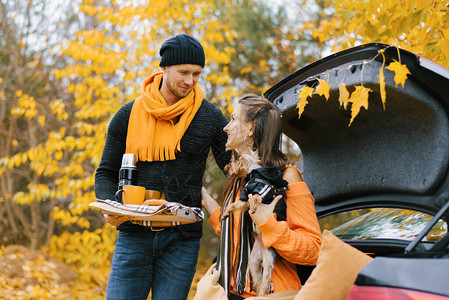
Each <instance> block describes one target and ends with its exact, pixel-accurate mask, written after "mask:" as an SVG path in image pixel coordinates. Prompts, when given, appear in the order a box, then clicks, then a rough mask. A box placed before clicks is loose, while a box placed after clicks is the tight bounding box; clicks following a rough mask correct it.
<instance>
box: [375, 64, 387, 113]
mask: <svg viewBox="0 0 449 300" xmlns="http://www.w3.org/2000/svg"><path fill="white" fill-rule="evenodd" d="M377 77H378V78H379V81H378V82H379V89H380V99H382V105H383V107H384V110H385V102H386V100H387V92H386V91H385V76H384V69H383V68H380V69H379V76H377Z"/></svg>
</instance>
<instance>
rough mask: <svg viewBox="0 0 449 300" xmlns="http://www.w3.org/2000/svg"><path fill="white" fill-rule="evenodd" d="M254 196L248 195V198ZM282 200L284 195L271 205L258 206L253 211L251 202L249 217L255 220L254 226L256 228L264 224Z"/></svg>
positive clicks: (275, 199) (274, 200) (261, 204)
mask: <svg viewBox="0 0 449 300" xmlns="http://www.w3.org/2000/svg"><path fill="white" fill-rule="evenodd" d="M251 196H252V195H248V197H251ZM281 199H282V195H279V196H277V197H276V198H274V199H273V201H272V202H271V203H270V204H263V203H260V204H258V206H257V208H256V210H255V211H254V209H252V207H251V204H252V203H251V202H250V208H249V215H250V217H251V219H253V222H254V224H256V226H259V225H262V224H264V223H265V222H266V221H267V220H268V217H269V216H270V215H271V214H272V213H273V211H274V208H275V206H276V204H277V203H278V201H279V200H281Z"/></svg>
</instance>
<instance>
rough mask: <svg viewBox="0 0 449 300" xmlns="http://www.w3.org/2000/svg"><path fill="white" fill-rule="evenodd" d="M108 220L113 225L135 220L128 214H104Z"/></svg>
mask: <svg viewBox="0 0 449 300" xmlns="http://www.w3.org/2000/svg"><path fill="white" fill-rule="evenodd" d="M104 217H105V219H106V222H108V223H109V224H111V225H112V226H119V225H120V224H122V223H123V222H126V221H130V220H133V219H134V218H133V217H128V216H110V215H104Z"/></svg>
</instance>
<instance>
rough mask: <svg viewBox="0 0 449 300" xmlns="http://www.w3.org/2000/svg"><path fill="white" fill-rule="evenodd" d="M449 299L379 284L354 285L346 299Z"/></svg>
mask: <svg viewBox="0 0 449 300" xmlns="http://www.w3.org/2000/svg"><path fill="white" fill-rule="evenodd" d="M393 299H394V300H448V299H449V297H446V296H440V295H436V294H430V293H423V292H418V291H413V290H406V289H397V288H387V287H378V286H354V287H353V288H352V289H351V291H350V292H349V294H348V297H347V298H346V300H393Z"/></svg>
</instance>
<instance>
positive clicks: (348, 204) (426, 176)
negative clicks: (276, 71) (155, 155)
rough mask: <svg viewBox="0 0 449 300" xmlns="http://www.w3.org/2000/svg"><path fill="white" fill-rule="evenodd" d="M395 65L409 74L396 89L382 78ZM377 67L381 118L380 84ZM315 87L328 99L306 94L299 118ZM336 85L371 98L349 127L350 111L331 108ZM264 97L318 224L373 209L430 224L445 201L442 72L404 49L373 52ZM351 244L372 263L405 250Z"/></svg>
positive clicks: (448, 129)
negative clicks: (295, 157)
mask: <svg viewBox="0 0 449 300" xmlns="http://www.w3.org/2000/svg"><path fill="white" fill-rule="evenodd" d="M381 52H383V54H384V55H382V54H381ZM384 58H385V61H383V59H384ZM393 61H400V62H401V64H404V65H406V66H407V68H408V70H409V71H410V73H411V74H409V75H408V77H407V79H406V81H405V85H404V87H402V85H398V86H397V85H396V84H395V81H394V73H393V72H392V71H390V70H387V69H385V67H387V66H388V65H389V64H390V63H391V62H393ZM382 67H384V74H385V90H386V103H385V109H384V108H383V104H382V100H381V96H380V87H379V83H378V82H379V77H378V76H379V69H380V68H382ZM318 79H323V80H325V81H326V82H327V83H328V84H329V85H330V97H329V100H327V101H326V99H325V97H324V96H320V95H319V94H317V93H314V94H313V96H312V97H309V98H308V99H307V100H308V104H307V105H306V106H305V109H304V112H303V114H302V116H301V117H300V118H299V119H298V109H297V107H296V106H297V104H298V96H299V92H300V91H301V89H302V88H303V87H306V86H309V87H316V85H317V84H318ZM340 84H345V85H346V88H347V90H348V91H349V93H351V92H352V91H354V89H355V86H360V85H363V86H364V87H366V88H370V89H371V90H372V92H370V93H369V104H368V109H367V110H366V109H365V108H361V110H360V112H359V114H358V115H357V116H356V117H355V119H354V121H353V122H352V124H351V125H350V126H348V125H349V123H350V120H351V111H350V109H349V107H350V106H351V104H349V107H348V109H345V108H344V107H343V106H342V105H341V104H340V103H339V86H340ZM264 95H265V96H266V97H267V98H268V99H270V100H271V101H272V102H273V103H274V104H276V105H277V106H278V107H279V108H280V110H281V113H282V122H283V124H282V126H283V132H284V133H285V134H286V135H287V136H289V137H290V138H291V139H293V140H294V141H295V142H296V143H297V144H298V146H299V147H300V149H301V152H302V160H303V171H304V180H305V181H306V182H307V184H308V186H309V188H310V190H311V192H312V194H313V196H314V198H315V201H316V205H315V207H316V211H317V215H318V217H319V218H321V217H324V216H328V215H331V214H335V213H338V212H343V211H347V210H353V209H360V208H372V207H395V208H403V209H412V210H416V211H421V212H424V213H427V214H430V215H435V214H436V213H437V212H438V210H439V209H440V208H441V207H442V206H443V205H444V204H445V203H446V202H447V201H448V197H449V195H448V187H449V176H448V164H449V113H448V112H449V71H448V70H447V69H445V68H443V67H441V66H439V65H437V64H435V63H433V62H431V61H429V60H426V59H424V58H421V57H419V56H417V55H415V54H413V53H410V52H407V51H405V50H399V49H398V48H396V47H393V46H389V45H386V44H380V43H371V44H366V45H362V46H358V47H354V48H351V49H348V50H345V51H342V52H338V53H336V54H333V55H331V56H328V57H326V58H323V59H321V60H318V61H316V62H314V63H312V64H310V65H307V66H306V67H304V68H302V69H300V70H298V71H296V72H294V73H292V74H291V75H289V76H288V77H286V78H285V79H283V80H281V81H280V82H279V83H277V84H276V85H274V86H273V87H271V88H270V89H269V90H267V91H266V92H265V94H264ZM351 243H352V242H351ZM352 244H353V245H354V246H356V247H357V248H359V249H361V250H362V251H364V252H369V253H374V256H375V255H377V254H380V255H386V254H394V253H401V252H403V251H404V249H405V247H407V244H408V243H407V242H406V241H404V242H402V241H396V242H394V243H392V241H389V242H388V243H385V241H360V242H357V243H352ZM383 244H384V245H385V246H384V247H382V245H383ZM387 245H388V246H387ZM422 246H423V245H418V247H422Z"/></svg>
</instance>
